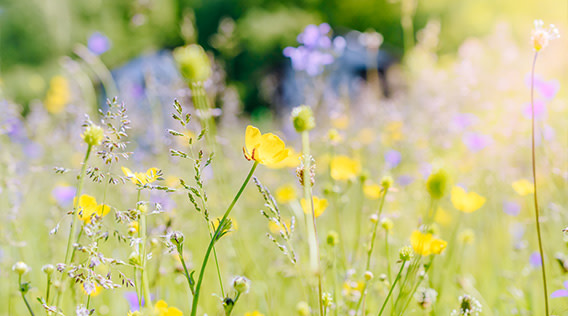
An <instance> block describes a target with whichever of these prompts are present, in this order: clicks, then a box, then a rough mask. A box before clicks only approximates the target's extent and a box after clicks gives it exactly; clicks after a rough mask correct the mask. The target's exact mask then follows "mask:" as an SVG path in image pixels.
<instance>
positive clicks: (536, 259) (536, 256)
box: [529, 251, 542, 268]
mask: <svg viewBox="0 0 568 316" xmlns="http://www.w3.org/2000/svg"><path fill="white" fill-rule="evenodd" d="M540 258H541V257H540V253H538V251H535V252H533V253H531V256H530V257H529V262H530V264H531V265H532V266H533V267H535V268H537V267H540V266H541V264H542V261H541V260H540Z"/></svg>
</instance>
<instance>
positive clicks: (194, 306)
mask: <svg viewBox="0 0 568 316" xmlns="http://www.w3.org/2000/svg"><path fill="white" fill-rule="evenodd" d="M257 166H258V161H255V162H254V164H253V165H252V168H251V169H250V171H249V173H248V175H247V177H246V179H245V181H244V182H243V184H242V185H241V188H240V189H239V191H238V192H237V195H235V197H234V198H233V201H232V202H231V204H230V205H229V208H227V210H226V211H225V214H223V218H221V221H219V225H218V226H217V229H216V230H215V233H214V234H213V238H211V241H210V242H209V246H208V247H207V251H206V252H205V256H204V257H203V262H202V263H201V270H200V271H199V278H198V280H197V285H196V287H195V295H194V296H193V301H192V303H191V316H196V315H197V303H198V302H199V294H200V291H201V284H202V282H203V276H204V274H205V267H207V261H208V259H209V255H210V254H211V250H213V246H214V245H215V243H216V242H217V240H218V238H219V234H220V233H221V228H222V227H223V226H224V224H225V221H226V220H227V217H228V216H229V214H230V213H231V211H232V210H233V207H234V206H235V204H236V203H237V201H238V200H239V198H240V197H241V194H243V191H244V190H245V187H246V186H247V184H248V183H249V181H250V178H251V177H252V175H253V173H254V170H255V169H256V167H257Z"/></svg>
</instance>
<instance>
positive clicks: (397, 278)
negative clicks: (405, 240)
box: [378, 260, 406, 316]
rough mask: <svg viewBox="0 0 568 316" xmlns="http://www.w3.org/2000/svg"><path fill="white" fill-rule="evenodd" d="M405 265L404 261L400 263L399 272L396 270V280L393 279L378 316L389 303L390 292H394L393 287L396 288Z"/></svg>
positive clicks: (379, 315)
mask: <svg viewBox="0 0 568 316" xmlns="http://www.w3.org/2000/svg"><path fill="white" fill-rule="evenodd" d="M405 264H406V260H404V261H402V263H401V264H400V270H398V274H397V275H396V278H395V279H394V282H393V284H392V286H391V288H390V290H389V293H388V294H387V297H386V298H385V301H384V302H383V306H381V310H380V311H379V314H378V316H381V315H382V314H383V311H384V310H385V307H386V306H387V302H388V301H389V298H390V297H391V295H392V291H393V290H394V287H395V286H396V284H397V283H398V280H400V275H401V274H402V270H404V265H405Z"/></svg>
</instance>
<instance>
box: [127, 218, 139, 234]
mask: <svg viewBox="0 0 568 316" xmlns="http://www.w3.org/2000/svg"><path fill="white" fill-rule="evenodd" d="M130 229H132V230H133V231H134V232H138V221H132V222H130V223H128V230H130Z"/></svg>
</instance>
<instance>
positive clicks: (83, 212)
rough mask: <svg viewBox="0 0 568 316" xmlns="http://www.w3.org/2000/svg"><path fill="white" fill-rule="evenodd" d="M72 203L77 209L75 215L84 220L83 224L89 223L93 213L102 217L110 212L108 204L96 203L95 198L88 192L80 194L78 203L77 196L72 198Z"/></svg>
mask: <svg viewBox="0 0 568 316" xmlns="http://www.w3.org/2000/svg"><path fill="white" fill-rule="evenodd" d="M73 204H74V205H75V206H76V209H77V217H79V219H80V220H82V221H83V222H85V224H88V223H90V222H91V218H92V217H93V215H95V214H96V215H97V216H99V217H103V216H105V215H107V214H108V212H110V207H109V206H108V205H104V204H97V200H96V199H95V198H94V197H92V196H90V195H88V194H83V195H81V197H79V202H78V203H77V198H74V199H73Z"/></svg>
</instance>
